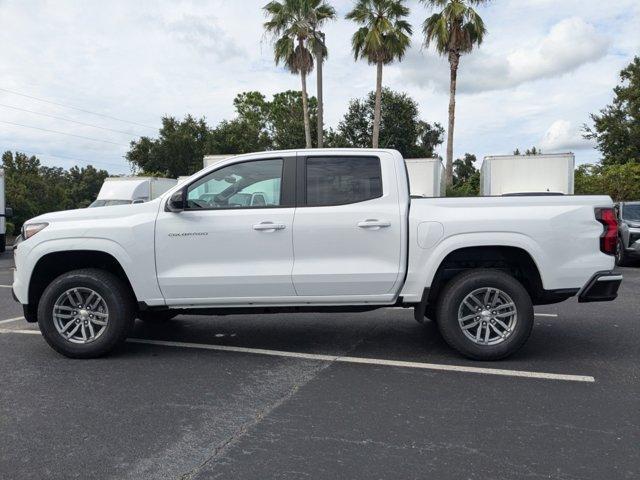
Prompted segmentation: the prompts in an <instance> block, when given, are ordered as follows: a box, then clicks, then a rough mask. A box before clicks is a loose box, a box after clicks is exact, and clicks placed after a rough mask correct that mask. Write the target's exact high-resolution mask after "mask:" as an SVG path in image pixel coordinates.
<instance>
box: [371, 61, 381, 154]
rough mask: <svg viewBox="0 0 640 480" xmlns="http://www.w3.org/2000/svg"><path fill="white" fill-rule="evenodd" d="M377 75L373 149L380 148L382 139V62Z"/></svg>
mask: <svg viewBox="0 0 640 480" xmlns="http://www.w3.org/2000/svg"><path fill="white" fill-rule="evenodd" d="M377 67H378V71H377V75H376V105H375V109H374V111H373V142H372V143H373V148H378V144H379V139H380V117H381V109H382V62H378V66H377Z"/></svg>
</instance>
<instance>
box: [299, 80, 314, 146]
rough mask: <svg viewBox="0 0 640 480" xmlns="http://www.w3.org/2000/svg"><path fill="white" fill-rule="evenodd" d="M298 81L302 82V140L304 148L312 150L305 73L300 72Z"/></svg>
mask: <svg viewBox="0 0 640 480" xmlns="http://www.w3.org/2000/svg"><path fill="white" fill-rule="evenodd" d="M300 80H301V81H302V114H303V117H304V139H305V143H306V148H312V145H311V126H310V123H309V100H308V99H307V72H305V71H304V70H302V71H300Z"/></svg>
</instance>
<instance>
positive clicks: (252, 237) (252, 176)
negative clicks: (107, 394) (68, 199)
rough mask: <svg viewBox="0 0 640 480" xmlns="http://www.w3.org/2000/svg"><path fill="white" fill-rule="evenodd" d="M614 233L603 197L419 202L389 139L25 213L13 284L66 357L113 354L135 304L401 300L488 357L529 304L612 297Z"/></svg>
mask: <svg viewBox="0 0 640 480" xmlns="http://www.w3.org/2000/svg"><path fill="white" fill-rule="evenodd" d="M205 187H207V188H205ZM207 190H208V192H207V193H204V192H205V191H207ZM258 192H260V193H262V196H263V200H264V201H263V202H262V201H261V202H260V203H259V204H258V203H252V202H248V203H247V202H238V201H237V198H238V195H251V196H252V197H253V196H254V195H255V194H256V193H258ZM210 194H213V195H210ZM617 232H618V226H617V223H616V217H615V213H614V210H613V203H612V201H611V199H610V198H609V197H606V196H584V197H574V196H560V197H554V196H534V197H483V198H411V197H410V195H409V181H408V178H407V170H406V168H405V164H404V160H403V158H402V156H401V155H400V154H399V153H398V152H396V151H394V150H355V149H354V150H350V149H326V150H308V151H305V150H301V151H298V152H296V151H286V152H265V153H256V154H249V155H241V156H238V157H232V158H228V159H226V160H224V161H221V162H219V163H216V164H215V165H213V166H211V167H209V168H207V169H205V170H203V171H202V172H200V173H199V174H197V175H195V176H193V177H192V178H190V179H189V180H188V181H187V182H185V183H183V184H180V185H177V186H176V187H174V188H172V189H171V190H169V191H168V192H167V193H166V194H164V195H163V196H162V197H161V198H160V199H158V200H155V201H152V202H148V203H143V204H139V205H132V206H127V207H112V208H104V209H97V210H96V209H85V210H75V211H66V212H58V213H50V214H46V215H42V216H40V217H37V218H34V219H32V220H30V221H28V222H27V223H26V224H25V227H24V229H23V232H22V235H21V238H20V241H19V242H18V243H17V247H16V251H15V264H16V270H15V274H14V275H15V276H14V283H13V292H14V295H15V297H16V299H17V300H18V301H19V302H20V303H21V304H22V305H23V309H24V315H25V318H26V319H27V321H30V322H35V321H37V322H38V323H39V326H40V329H41V331H42V333H43V335H44V338H45V339H46V341H47V342H48V343H49V344H50V345H51V346H52V347H53V348H54V349H55V350H57V351H58V352H60V353H62V354H64V355H67V356H70V357H82V358H87V357H96V356H100V355H103V354H105V353H107V352H109V351H111V350H112V349H113V348H114V347H115V346H116V345H118V344H119V343H120V342H122V341H123V340H124V339H125V337H126V336H127V334H128V332H129V329H130V327H131V324H132V322H133V319H134V317H136V316H138V317H139V318H142V319H143V320H150V319H160V318H170V317H172V316H175V315H176V314H179V313H181V312H189V313H190V314H219V315H224V314H231V313H275V312H300V311H324V312H339V311H354V310H355V311H370V310H375V309H377V308H382V307H389V306H401V307H411V308H413V309H414V314H415V318H416V319H417V320H418V321H419V322H424V321H425V318H430V319H433V320H435V321H436V322H437V324H438V327H439V330H440V332H441V333H442V335H443V336H444V339H445V340H446V341H447V343H449V345H451V346H452V347H453V348H455V349H457V350H458V351H460V352H461V353H463V354H464V355H466V356H468V357H470V358H474V359H481V360H495V359H500V358H504V357H506V356H508V355H510V354H512V353H514V352H515V351H517V350H518V349H519V348H520V347H521V346H522V345H523V344H524V343H525V341H526V340H527V338H528V337H529V334H530V333H531V329H532V327H533V305H541V304H549V303H555V302H560V301H563V300H565V299H567V298H569V297H573V296H576V295H577V296H578V299H579V301H581V302H590V301H607V300H613V299H614V298H616V295H617V290H618V287H619V285H620V282H621V281H622V276H621V275H619V274H617V273H614V272H613V271H612V269H613V267H614V255H615V251H616V241H617ZM568 238H571V239H573V240H572V241H571V242H568V241H567V239H568ZM294 253H295V255H294Z"/></svg>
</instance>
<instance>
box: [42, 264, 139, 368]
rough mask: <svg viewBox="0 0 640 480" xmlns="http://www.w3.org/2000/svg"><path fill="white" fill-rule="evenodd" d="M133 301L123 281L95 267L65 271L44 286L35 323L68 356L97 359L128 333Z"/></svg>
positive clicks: (48, 339)
mask: <svg viewBox="0 0 640 480" xmlns="http://www.w3.org/2000/svg"><path fill="white" fill-rule="evenodd" d="M133 305H134V301H133V298H132V296H131V293H130V292H129V289H128V288H127V287H126V285H125V284H124V282H123V281H122V280H120V279H119V278H118V277H116V276H115V275H113V274H111V273H109V272H107V271H104V270H98V269H82V270H74V271H71V272H68V273H65V274H63V275H61V276H59V277H58V278H56V279H55V280H54V281H53V282H51V284H50V285H49V286H48V287H47V288H46V289H45V291H44V293H43V294H42V297H41V299H40V302H39V304H38V325H39V326H40V331H41V332H42V335H43V336H44V339H45V340H46V341H47V343H48V344H49V345H50V346H51V347H52V348H53V349H54V350H55V351H57V352H58V353H61V354H62V355H65V356H67V357H70V358H96V357H101V356H103V355H106V354H107V353H109V352H111V351H112V350H113V349H114V348H116V347H117V346H118V345H120V344H121V343H122V342H123V341H124V340H125V339H126V338H127V335H128V334H129V331H130V329H131V326H132V325H133V318H134V308H133Z"/></svg>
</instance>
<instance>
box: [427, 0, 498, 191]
mask: <svg viewBox="0 0 640 480" xmlns="http://www.w3.org/2000/svg"><path fill="white" fill-rule="evenodd" d="M420 1H421V2H422V3H424V4H426V5H427V6H429V7H431V8H438V9H440V11H439V12H437V13H434V14H433V15H431V16H430V17H429V18H427V19H426V20H425V21H424V23H423V24H422V31H423V33H424V38H425V40H424V44H425V46H426V47H428V46H429V45H431V44H434V45H435V47H436V50H437V51H438V53H440V54H441V55H443V56H447V58H448V60H449V69H450V83H449V127H448V129H447V164H446V169H447V172H446V177H447V185H452V183H453V131H454V126H455V116H456V114H455V112H456V87H457V81H458V66H459V65H460V57H461V56H462V55H463V54H465V53H468V52H471V50H473V48H474V47H475V46H479V45H480V44H481V43H482V40H483V39H484V36H485V34H486V32H487V31H486V28H485V26H484V22H483V21H482V18H480V15H478V13H477V12H476V11H475V10H474V9H473V8H472V5H480V4H482V3H485V2H486V1H487V0H420Z"/></svg>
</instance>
